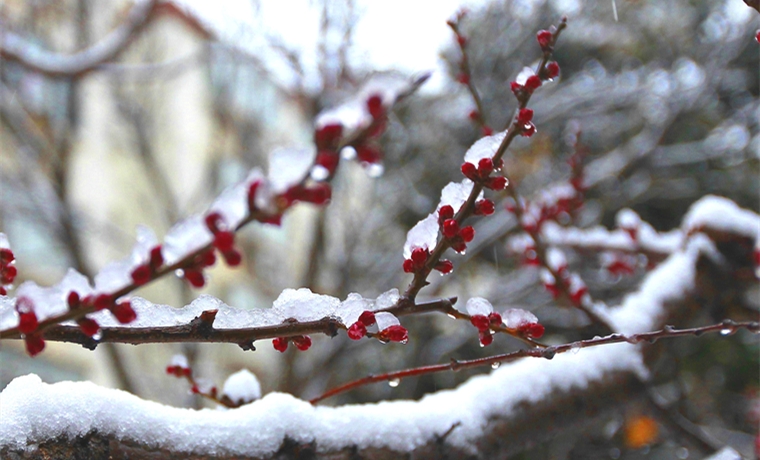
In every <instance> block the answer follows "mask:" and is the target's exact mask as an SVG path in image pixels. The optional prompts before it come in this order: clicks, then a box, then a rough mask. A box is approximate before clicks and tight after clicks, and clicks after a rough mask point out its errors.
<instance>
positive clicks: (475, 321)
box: [470, 315, 491, 331]
mask: <svg viewBox="0 0 760 460" xmlns="http://www.w3.org/2000/svg"><path fill="white" fill-rule="evenodd" d="M470 322H471V323H472V325H473V326H475V327H476V328H478V330H479V331H487V330H488V329H489V328H490V327H491V321H490V320H489V319H488V316H485V315H472V316H470Z"/></svg>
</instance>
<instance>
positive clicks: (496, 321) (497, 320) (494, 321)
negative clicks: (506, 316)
mask: <svg viewBox="0 0 760 460" xmlns="http://www.w3.org/2000/svg"><path fill="white" fill-rule="evenodd" d="M488 321H489V322H490V323H491V327H496V326H501V323H502V319H501V315H500V314H498V313H496V312H493V313H489V315H488Z"/></svg>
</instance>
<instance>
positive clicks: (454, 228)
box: [441, 219, 459, 238]
mask: <svg viewBox="0 0 760 460" xmlns="http://www.w3.org/2000/svg"><path fill="white" fill-rule="evenodd" d="M441 232H442V233H443V236H445V237H446V238H454V237H455V236H456V235H457V234H458V233H459V223H457V221H456V220H454V219H446V220H445V221H444V222H443V226H442V227H441Z"/></svg>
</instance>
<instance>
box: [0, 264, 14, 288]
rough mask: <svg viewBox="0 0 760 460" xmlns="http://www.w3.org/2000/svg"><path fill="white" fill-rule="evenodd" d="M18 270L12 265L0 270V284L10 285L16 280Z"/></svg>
mask: <svg viewBox="0 0 760 460" xmlns="http://www.w3.org/2000/svg"><path fill="white" fill-rule="evenodd" d="M17 274H18V270H17V269H16V267H14V266H13V265H7V266H5V267H3V268H2V270H0V284H11V283H12V282H13V280H14V279H15V278H16V275H17Z"/></svg>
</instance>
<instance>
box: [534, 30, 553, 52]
mask: <svg viewBox="0 0 760 460" xmlns="http://www.w3.org/2000/svg"><path fill="white" fill-rule="evenodd" d="M536 40H538V45H539V46H540V47H541V49H542V50H547V49H548V48H549V47H550V46H551V43H552V33H551V32H550V31H548V30H540V31H539V32H538V33H537V34H536Z"/></svg>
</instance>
